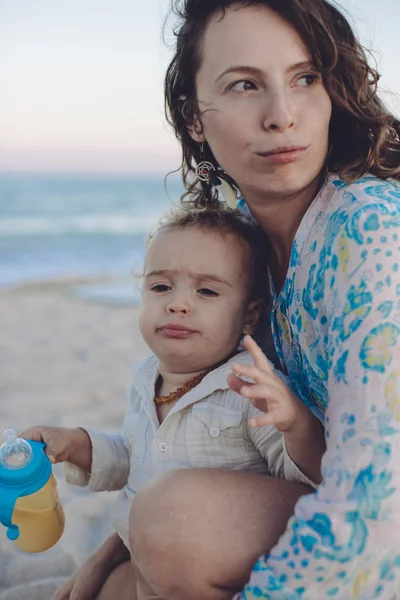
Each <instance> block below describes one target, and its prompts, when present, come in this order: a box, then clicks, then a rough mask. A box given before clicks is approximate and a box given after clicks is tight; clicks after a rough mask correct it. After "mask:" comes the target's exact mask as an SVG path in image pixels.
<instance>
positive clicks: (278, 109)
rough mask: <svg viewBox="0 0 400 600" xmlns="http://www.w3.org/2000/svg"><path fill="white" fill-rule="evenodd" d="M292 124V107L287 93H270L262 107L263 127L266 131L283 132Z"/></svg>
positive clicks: (293, 121) (293, 123)
mask: <svg viewBox="0 0 400 600" xmlns="http://www.w3.org/2000/svg"><path fill="white" fill-rule="evenodd" d="M294 125H295V117H294V109H293V105H292V103H291V102H290V100H289V98H288V97H287V94H285V92H274V93H271V95H269V97H268V99H267V102H266V104H265V108H264V118H263V127H264V129H266V130H268V131H277V132H284V131H286V130H287V129H290V128H292V127H293V126H294Z"/></svg>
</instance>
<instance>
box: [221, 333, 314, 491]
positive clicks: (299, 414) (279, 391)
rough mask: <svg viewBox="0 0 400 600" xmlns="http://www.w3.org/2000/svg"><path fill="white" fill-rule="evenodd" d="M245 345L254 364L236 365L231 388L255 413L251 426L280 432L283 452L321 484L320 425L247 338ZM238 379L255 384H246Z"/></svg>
mask: <svg viewBox="0 0 400 600" xmlns="http://www.w3.org/2000/svg"><path fill="white" fill-rule="evenodd" d="M244 345H245V347H246V349H247V350H248V351H249V352H250V354H251V356H252V358H253V361H254V365H248V364H244V363H236V364H234V365H233V366H232V371H233V373H234V375H231V376H230V377H229V385H230V387H231V388H232V389H233V390H234V391H236V392H238V393H239V394H241V395H242V396H244V397H246V398H248V399H249V400H250V402H251V403H252V404H253V406H254V407H255V408H256V409H258V412H255V411H253V414H254V416H253V418H251V420H250V425H251V426H252V427H265V426H268V425H273V426H274V427H275V428H276V429H277V430H278V431H280V432H281V433H283V436H284V443H285V446H286V451H287V453H288V454H289V456H290V457H291V459H292V460H293V461H294V463H295V464H296V465H297V466H298V467H299V469H300V470H301V471H302V472H303V473H304V474H305V475H306V476H307V477H309V478H310V479H311V480H312V481H314V482H315V483H321V481H322V476H321V459H322V455H323V454H324V452H325V434H324V428H323V426H322V424H321V423H320V422H319V421H318V419H317V418H316V417H315V416H314V415H313V414H312V413H311V412H310V411H309V410H308V408H307V407H306V406H305V405H304V404H303V402H302V401H301V400H299V398H297V397H296V396H295V395H294V394H293V393H292V392H291V391H290V390H289V388H288V387H287V385H286V384H285V382H284V381H283V379H281V378H280V377H277V376H276V375H275V373H274V370H273V367H272V366H271V364H270V362H269V361H268V359H267V358H266V356H265V355H264V353H263V352H262V350H261V349H260V348H259V346H258V345H257V344H256V342H255V341H254V340H253V339H252V338H251V337H250V336H246V337H245V339H244ZM240 377H246V378H249V379H251V380H252V381H254V383H249V382H247V381H243V380H242V379H240Z"/></svg>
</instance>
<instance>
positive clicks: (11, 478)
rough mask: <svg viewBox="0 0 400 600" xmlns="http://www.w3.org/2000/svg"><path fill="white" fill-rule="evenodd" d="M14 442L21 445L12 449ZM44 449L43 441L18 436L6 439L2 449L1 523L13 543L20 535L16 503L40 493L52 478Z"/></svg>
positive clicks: (0, 471)
mask: <svg viewBox="0 0 400 600" xmlns="http://www.w3.org/2000/svg"><path fill="white" fill-rule="evenodd" d="M8 431H10V430H8ZM7 439H8V442H7ZM21 442H22V444H21ZM13 443H14V444H17V446H15V447H14V448H13V447H10V446H9V445H10V444H11V445H12V444H13ZM5 446H6V449H5V448H4V447H5ZM44 448H45V444H44V443H43V442H33V441H31V440H21V439H19V438H17V437H16V436H15V439H12V438H11V437H9V436H8V437H7V436H6V443H5V444H3V446H2V447H1V448H0V521H1V522H2V523H3V525H4V526H5V527H7V528H8V529H7V536H8V537H9V538H10V539H12V540H15V539H17V537H18V536H19V528H18V527H17V525H15V524H13V523H12V513H13V511H14V506H15V503H16V501H17V500H18V498H19V497H20V496H29V495H30V494H34V493H35V492H37V491H38V490H40V488H42V487H43V486H44V485H45V484H46V483H47V481H48V480H49V477H50V475H51V463H50V461H49V459H48V458H47V456H46V454H45V453H44ZM13 450H14V451H13Z"/></svg>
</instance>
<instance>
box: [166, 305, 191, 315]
mask: <svg viewBox="0 0 400 600" xmlns="http://www.w3.org/2000/svg"><path fill="white" fill-rule="evenodd" d="M167 313H168V314H169V315H173V314H175V313H183V314H184V315H190V307H189V305H188V304H187V303H186V302H171V303H170V304H169V305H168V306H167Z"/></svg>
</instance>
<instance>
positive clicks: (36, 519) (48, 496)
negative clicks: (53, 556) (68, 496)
mask: <svg viewBox="0 0 400 600" xmlns="http://www.w3.org/2000/svg"><path fill="white" fill-rule="evenodd" d="M12 520H13V523H14V524H15V525H18V527H19V536H18V538H17V539H16V540H14V542H15V544H16V545H17V546H18V547H19V548H21V550H25V552H43V551H44V550H48V549H49V548H51V547H52V546H54V544H56V543H57V542H58V540H59V539H60V537H61V536H62V533H63V531H64V525H65V517H64V511H63V508H62V505H61V503H60V500H59V497H58V491H57V483H56V480H55V478H54V475H53V474H51V475H50V477H49V479H48V481H47V483H45V485H44V486H43V487H41V488H40V489H39V490H37V492H35V493H33V494H30V495H29V496H20V497H19V498H18V500H17V501H16V503H15V507H14V511H13V516H12Z"/></svg>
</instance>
